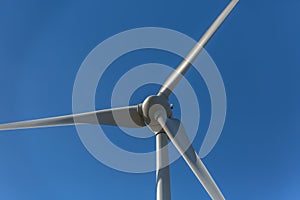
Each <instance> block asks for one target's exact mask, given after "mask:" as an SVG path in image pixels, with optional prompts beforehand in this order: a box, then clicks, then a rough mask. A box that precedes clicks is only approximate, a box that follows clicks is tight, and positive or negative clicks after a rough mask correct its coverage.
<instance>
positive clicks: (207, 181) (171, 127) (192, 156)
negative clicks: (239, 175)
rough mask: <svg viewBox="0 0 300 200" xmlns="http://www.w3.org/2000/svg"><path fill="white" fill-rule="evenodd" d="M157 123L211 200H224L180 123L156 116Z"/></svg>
mask: <svg viewBox="0 0 300 200" xmlns="http://www.w3.org/2000/svg"><path fill="white" fill-rule="evenodd" d="M157 121H158V122H159V124H160V125H161V126H162V128H163V129H164V131H165V132H166V134H167V135H168V137H169V139H170V140H171V142H172V143H173V144H174V146H175V147H176V149H177V150H178V151H179V153H180V154H181V155H182V157H183V158H184V160H185V161H186V163H187V164H188V165H189V167H190V168H191V170H192V171H193V173H194V174H195V176H196V177H197V178H198V180H199V181H200V183H201V184H202V185H203V187H204V188H205V190H206V191H207V193H208V194H209V195H210V197H211V198H212V199H213V200H224V199H225V198H224V196H223V194H222V193H221V191H220V189H219V188H218V186H217V184H216V183H215V181H214V180H213V178H212V176H211V175H210V174H209V172H208V170H207V169H206V167H205V166H204V164H203V162H202V161H201V160H200V158H199V157H198V155H197V153H196V152H195V150H194V148H193V146H192V144H191V143H190V141H189V139H188V136H187V134H186V132H185V129H184V127H183V125H182V124H181V122H180V121H179V120H177V119H169V118H164V117H162V116H158V117H157Z"/></svg>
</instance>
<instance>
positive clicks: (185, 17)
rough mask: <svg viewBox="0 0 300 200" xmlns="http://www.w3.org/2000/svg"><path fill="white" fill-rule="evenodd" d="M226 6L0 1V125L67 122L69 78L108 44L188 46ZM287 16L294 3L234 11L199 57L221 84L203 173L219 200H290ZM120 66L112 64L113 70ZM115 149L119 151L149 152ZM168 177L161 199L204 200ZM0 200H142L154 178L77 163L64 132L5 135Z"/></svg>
mask: <svg viewBox="0 0 300 200" xmlns="http://www.w3.org/2000/svg"><path fill="white" fill-rule="evenodd" d="M227 3H228V1H225V0H222V1H217V0H214V1H211V0H201V1H188V2H187V1H179V0H175V1H174V0H173V1H171V0H168V1H159V0H153V1H121V0H119V1H115V0H112V1H94V2H93V1H47V2H42V1H34V0H28V1H18V0H14V1H1V6H0V91H1V98H0V122H1V123H5V122H11V121H18V120H25V119H33V118H40V117H47V116H55V115H60V114H68V113H71V112H72V89H73V82H74V80H75V76H76V72H77V70H78V69H79V67H80V64H81V62H82V61H83V59H84V58H85V57H86V56H87V54H88V53H89V52H90V51H91V50H92V49H93V48H94V47H95V46H96V45H97V44H99V43H100V42H101V41H103V40H105V39H106V38H108V37H109V36H112V35H114V34H116V33H119V32H121V31H124V30H127V29H131V28H137V27H144V26H158V27H165V28H171V29H174V30H177V31H180V32H182V33H185V34H187V35H189V36H190V37H192V38H194V39H198V38H199V37H200V36H201V34H202V33H203V32H204V31H205V29H206V28H207V27H208V25H209V24H210V23H211V22H212V21H213V19H214V18H215V17H216V16H217V14H218V13H219V12H220V11H221V10H222V9H223V8H224V6H225V5H226V4H227ZM299 8H300V2H299V1H297V0H287V1H277V0H265V1H261V0H253V1H247V0H241V2H240V3H239V5H238V6H237V8H236V9H235V10H234V12H233V13H232V15H231V16H230V17H229V18H228V20H227V21H226V23H225V24H224V25H223V26H222V28H221V29H220V30H219V31H218V32H217V34H216V35H215V37H214V38H213V39H212V40H211V41H210V43H209V44H208V45H207V48H206V49H207V51H208V52H209V53H210V55H211V56H212V57H213V59H214V61H215V62H216V63H217V65H218V67H219V70H220V72H221V74H222V77H223V80H224V83H225V87H226V92H227V101H228V112H227V119H226V124H225V127H224V130H223V134H222V136H221V138H220V140H219V142H218V143H217V146H216V147H215V148H214V150H213V151H212V152H211V153H210V154H209V156H208V157H206V158H205V159H204V162H205V164H206V165H207V166H208V168H209V169H210V171H211V172H212V174H213V175H214V177H215V178H216V180H217V182H218V184H219V185H220V187H221V189H222V191H223V192H224V195H225V197H227V199H232V200H235V199H236V200H237V199H244V200H248V199H249V200H253V199H273V200H276V199H299V198H300V190H299V185H300V181H299V180H300V171H299V169H300V160H299V155H300V145H299V141H300V134H299V133H300V123H299V121H300V112H299V111H300V109H299V105H298V102H299V101H300V93H299V85H300V81H299V78H298V76H299V73H300V68H299V66H300V60H299V52H300V39H299V35H300V20H299V19H300V13H299ZM150 53H151V52H150ZM156 54H157V52H156V53H155V52H152V54H151V55H156ZM131 56H132V57H131V58H134V55H131ZM135 56H138V57H139V58H137V59H138V60H139V61H140V62H141V63H140V64H142V63H143V59H144V62H145V63H147V62H149V61H152V62H153V61H155V62H160V61H161V62H164V63H167V64H170V65H174V67H175V64H176V62H175V61H172V60H171V61H170V62H169V63H168V59H166V58H164V56H162V55H160V56H158V57H157V59H156V58H155V57H154V58H153V57H151V58H150V56H149V54H147V53H137V54H136V55H135ZM131 60H132V59H126V58H124V59H123V61H124V63H122V65H123V66H124V65H127V66H130V65H132V64H133V63H132V62H131ZM117 64H118V62H117V63H116V65H117ZM119 64H120V63H119ZM120 65H121V64H120ZM187 76H190V78H191V79H192V81H197V80H193V76H192V75H191V74H190V73H189V74H188V75H187ZM200 91H201V90H199V92H200ZM141 94H143V92H141ZM206 95H208V94H207V93H206ZM97 98H98V97H97ZM103 98H105V97H103ZM139 98H141V99H143V96H139ZM105 106H106V105H105V104H101V105H100V104H99V105H98V107H99V108H104V107H105ZM204 110H205V108H204ZM206 110H208V109H206ZM207 112H208V111H207ZM204 115H205V114H204ZM207 115H208V114H207ZM107 129H109V128H107ZM203 129H205V127H204V128H203ZM111 132H112V133H114V134H115V135H118V134H119V135H121V133H120V132H119V130H117V129H111ZM201 138H203V136H201V134H199V137H198V139H197V141H200V142H196V143H195V146H196V147H197V148H198V149H199V147H200V144H201ZM112 139H115V140H116V137H113V136H112ZM122 139H124V142H122V141H120V140H118V142H119V143H121V145H122V146H124V148H128V149H130V148H132V146H130V145H133V144H135V145H137V148H138V149H141V144H143V145H142V147H143V146H145V147H146V148H149V149H151V148H153V145H154V141H153V140H151V141H150V140H147V141H146V142H144V143H141V144H138V143H137V142H136V141H134V142H133V141H129V140H130V139H128V138H124V137H122ZM127 142H128V143H127ZM128 144H130V145H129V146H128ZM171 174H172V178H171V187H172V196H173V199H175V200H176V199H177V200H180V199H209V197H208V195H207V194H206V193H205V191H204V190H203V188H202V186H201V185H200V184H199V183H198V181H197V180H196V178H195V177H194V176H193V174H192V173H191V172H190V171H189V169H188V167H187V166H186V164H185V163H184V161H183V160H178V161H177V162H175V163H173V165H172V166H171ZM0 199H5V200H21V199H22V200H24V199H30V200H35V199H36V200H40V199H44V200H47V199H49V200H50V199H51V200H53V199H72V200H77V199H80V200H81V199H90V200H93V199H112V200H113V199H145V200H147V199H149V200H153V199H155V173H154V172H153V173H147V174H127V173H123V172H118V171H116V170H113V169H110V168H108V167H106V166H105V165H103V164H101V163H100V162H98V161H97V160H95V159H94V158H93V157H92V156H91V155H90V154H89V153H88V152H87V150H86V149H85V148H84V146H83V145H82V144H81V141H80V139H79V137H78V135H77V133H76V130H75V128H74V127H59V128H46V129H36V130H19V131H10V132H8V131H6V132H1V133H0Z"/></svg>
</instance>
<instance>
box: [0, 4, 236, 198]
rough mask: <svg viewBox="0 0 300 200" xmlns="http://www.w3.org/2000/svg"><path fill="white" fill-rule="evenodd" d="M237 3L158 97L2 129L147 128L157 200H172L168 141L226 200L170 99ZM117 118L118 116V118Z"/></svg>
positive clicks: (210, 189) (208, 186)
mask: <svg viewBox="0 0 300 200" xmlns="http://www.w3.org/2000/svg"><path fill="white" fill-rule="evenodd" d="M237 3H238V0H232V1H231V2H230V3H229V4H228V5H227V7H226V8H225V9H224V10H223V12H222V13H221V14H220V15H219V16H218V17H217V19H216V20H215V21H214V22H213V24H212V25H211V26H210V27H209V29H208V30H207V31H206V32H205V34H204V35H203V36H202V37H201V39H200V40H199V41H198V42H197V44H196V45H195V46H194V47H193V49H192V50H191V51H190V52H189V54H188V55H187V56H186V58H185V59H184V60H183V61H182V62H181V63H180V64H179V66H178V67H177V68H176V69H175V70H174V71H173V72H172V74H171V75H170V76H169V77H168V78H167V80H166V81H165V82H164V83H163V85H162V87H161V88H160V90H159V92H158V94H157V95H153V96H149V97H147V98H146V99H145V100H144V102H142V103H141V104H138V105H134V106H126V107H119V108H111V109H106V110H99V111H94V112H88V113H81V114H73V115H66V116H58V117H51V118H44V119H37V120H29V121H22V122H14V123H8V124H0V130H16V129H27V128H42V127H54V126H68V125H77V124H78V125H80V124H104V125H110V126H122V127H130V128H138V127H143V126H148V127H149V128H150V129H151V131H152V132H153V133H154V134H155V136H156V199H157V200H171V193H170V171H169V160H168V148H167V145H168V140H170V141H171V142H172V143H173V145H174V146H175V148H176V149H177V150H178V151H179V153H180V154H181V156H182V157H183V158H184V160H185V161H186V163H187V164H188V166H189V167H190V168H191V170H192V172H193V173H194V174H195V176H196V177H197V179H198V180H199V181H200V183H201V184H202V185H203V187H204V188H205V190H206V191H207V193H208V194H209V195H210V197H211V198H212V199H213V200H223V199H225V198H224V196H223V194H222V192H221V191H220V189H219V187H218V186H217V184H216V183H215V181H214V179H213V178H212V176H211V175H210V173H209V172H208V170H207V169H206V167H205V165H204V164H203V162H202V161H201V160H200V158H199V157H198V155H197V153H196V151H195V150H194V148H193V146H192V144H191V142H190V140H189V138H188V136H187V133H186V131H185V129H184V126H183V124H182V123H181V122H180V120H178V119H175V118H173V117H172V109H171V104H170V103H169V96H170V94H171V93H172V91H173V89H174V88H175V87H176V85H177V84H178V83H179V82H180V80H181V78H182V77H183V76H184V75H185V73H186V72H187V71H188V70H189V68H190V67H191V66H192V64H193V62H194V60H195V59H196V58H197V56H198V55H199V53H200V52H201V51H202V49H203V48H204V46H205V45H206V44H207V42H208V41H209V40H210V38H211V37H212V36H213V35H214V33H215V32H216V30H217V29H218V28H219V27H220V26H221V24H222V23H223V21H224V20H225V18H226V17H227V16H228V15H229V14H230V12H231V11H232V10H233V8H234V7H235V6H236V4H237ZM115 116H117V117H115Z"/></svg>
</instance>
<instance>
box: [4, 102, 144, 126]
mask: <svg viewBox="0 0 300 200" xmlns="http://www.w3.org/2000/svg"><path fill="white" fill-rule="evenodd" d="M138 107H139V106H127V107H121V108H113V109H106V110H99V111H94V112H87V113H80V114H74V115H65V116H59V117H51V118H44V119H36V120H29V121H21V122H14V123H8V124H0V130H15V129H28V128H42V127H53V126H68V125H74V124H103V125H111V126H123V127H130V128H138V127H142V126H145V124H144V120H143V118H142V117H141V115H140V114H139V111H138V109H139V108H138Z"/></svg>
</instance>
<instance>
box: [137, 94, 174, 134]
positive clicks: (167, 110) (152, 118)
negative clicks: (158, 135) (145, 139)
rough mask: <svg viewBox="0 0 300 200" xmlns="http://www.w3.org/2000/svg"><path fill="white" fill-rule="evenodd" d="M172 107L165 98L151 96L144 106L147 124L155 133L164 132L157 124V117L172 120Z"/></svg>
mask: <svg viewBox="0 0 300 200" xmlns="http://www.w3.org/2000/svg"><path fill="white" fill-rule="evenodd" d="M171 107H172V106H171V105H170V104H169V102H168V100H167V98H166V97H164V96H149V97H147V98H146V99H145V101H144V102H143V104H142V111H143V117H144V120H145V123H146V124H147V125H148V126H149V127H150V128H151V129H152V130H153V131H154V132H159V131H161V130H162V128H161V126H160V124H159V123H158V122H157V120H156V117H157V115H163V116H164V117H168V118H170V117H171V116H172V108H171Z"/></svg>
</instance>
